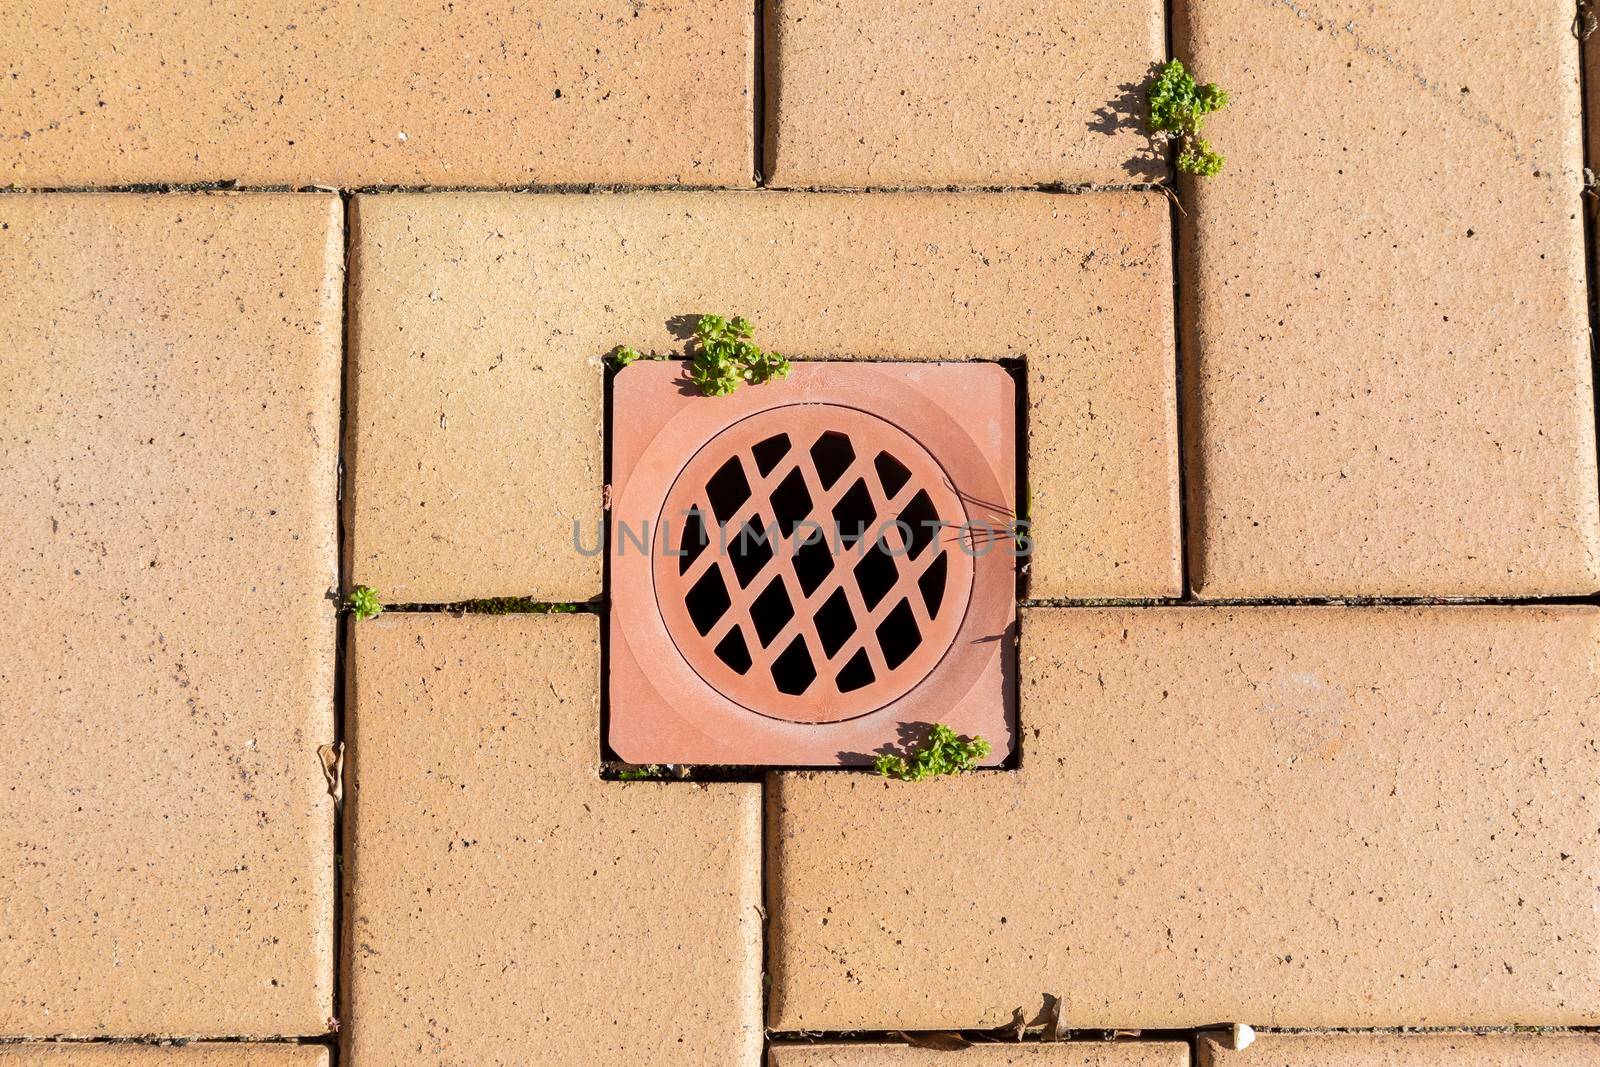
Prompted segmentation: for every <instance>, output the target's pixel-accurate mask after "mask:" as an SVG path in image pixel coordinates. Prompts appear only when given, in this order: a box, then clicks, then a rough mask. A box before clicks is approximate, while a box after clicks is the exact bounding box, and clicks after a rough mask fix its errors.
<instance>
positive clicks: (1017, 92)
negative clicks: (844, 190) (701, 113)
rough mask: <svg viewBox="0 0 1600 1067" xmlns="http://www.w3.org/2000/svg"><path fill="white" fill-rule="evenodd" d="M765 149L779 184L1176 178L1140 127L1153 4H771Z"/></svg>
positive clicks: (1157, 47) (1156, 15)
mask: <svg viewBox="0 0 1600 1067" xmlns="http://www.w3.org/2000/svg"><path fill="white" fill-rule="evenodd" d="M764 50H765V60H766V63H765V67H766V81H767V84H766V106H767V121H766V140H767V145H766V156H767V167H768V168H769V169H770V170H771V171H772V177H773V181H774V182H775V183H776V184H778V185H782V186H807V185H821V186H847V187H864V186H885V185H887V186H906V185H910V186H916V185H933V186H943V185H1035V184H1049V183H1077V182H1104V183H1118V182H1121V183H1126V182H1136V181H1150V180H1155V179H1160V178H1163V177H1165V176H1166V175H1167V173H1168V170H1167V165H1166V162H1165V161H1164V159H1162V157H1161V156H1160V155H1159V154H1157V153H1155V152H1153V151H1152V150H1151V148H1150V141H1149V138H1148V136H1147V135H1146V134H1145V133H1144V132H1143V130H1142V129H1141V128H1140V122H1139V116H1140V115H1141V114H1142V110H1141V109H1142V107H1143V100H1142V97H1141V95H1140V87H1141V86H1142V85H1143V84H1144V82H1145V80H1146V77H1147V74H1148V72H1149V70H1150V67H1151V65H1152V61H1153V60H1155V59H1157V58H1159V57H1160V56H1162V55H1163V54H1165V52H1166V19H1165V15H1164V8H1163V5H1162V4H1161V3H1159V2H1158V0H1134V2H1128V3H1118V4H1091V3H1081V2H1079V3H1066V4H1047V3H1039V2H1037V0H998V2H995V3H985V4H972V3H967V2H958V0H931V2H929V0H923V2H921V3H905V2H901V3H886V4H857V3H844V2H843V0H779V2H769V3H768V4H767V5H766V34H765V39H764Z"/></svg>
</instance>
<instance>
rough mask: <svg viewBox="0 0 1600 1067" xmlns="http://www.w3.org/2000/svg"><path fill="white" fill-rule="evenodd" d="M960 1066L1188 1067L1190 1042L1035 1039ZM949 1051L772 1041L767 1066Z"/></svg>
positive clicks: (932, 1058)
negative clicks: (1044, 1041) (1048, 1040)
mask: <svg viewBox="0 0 1600 1067" xmlns="http://www.w3.org/2000/svg"><path fill="white" fill-rule="evenodd" d="M961 1054H962V1057H963V1058H962V1060H961V1063H962V1067H1188V1064H1189V1046H1188V1045H1187V1044H1185V1043H1182V1042H1177V1041H1150V1042H1144V1041H1139V1042H1134V1041H1126V1042H1118V1043H1116V1044H1112V1043H1110V1042H1105V1041H1096V1042H1093V1043H1091V1042H1070V1043H1068V1042H1052V1043H1049V1044H1044V1043H1038V1042H1033V1043H1029V1044H1025V1045H1010V1044H1004V1045H970V1046H968V1047H967V1048H964V1049H962V1050H961ZM949 1062H950V1056H949V1053H948V1052H943V1051H938V1050H930V1049H918V1048H913V1047H911V1046H910V1045H906V1044H893V1045H874V1044H862V1043H859V1042H850V1043H846V1042H827V1041H824V1042H818V1043H816V1044H811V1045H800V1044H795V1045H782V1044H779V1045H773V1046H772V1047H771V1049H770V1050H769V1051H768V1053H767V1063H768V1065H769V1067H923V1065H924V1064H927V1065H929V1067H939V1065H942V1064H947V1063H949Z"/></svg>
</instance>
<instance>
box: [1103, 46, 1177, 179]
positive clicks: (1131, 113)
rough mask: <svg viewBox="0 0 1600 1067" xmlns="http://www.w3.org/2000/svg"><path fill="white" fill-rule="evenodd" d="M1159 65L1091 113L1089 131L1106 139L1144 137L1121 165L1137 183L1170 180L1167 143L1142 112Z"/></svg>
mask: <svg viewBox="0 0 1600 1067" xmlns="http://www.w3.org/2000/svg"><path fill="white" fill-rule="evenodd" d="M1161 66H1162V64H1161V63H1159V62H1156V63H1151V64H1150V67H1149V69H1148V70H1146V71H1145V76H1144V79H1143V80H1142V81H1138V82H1125V83H1124V84H1122V85H1119V86H1117V89H1118V93H1117V95H1116V96H1114V97H1112V98H1111V100H1109V101H1107V102H1106V103H1105V104H1103V105H1102V106H1100V107H1098V108H1096V109H1095V111H1094V118H1093V119H1092V121H1090V123H1089V129H1091V130H1093V131H1094V132H1095V133H1099V134H1104V135H1105V136H1107V137H1110V136H1113V135H1115V134H1118V133H1121V132H1122V131H1124V130H1137V131H1138V132H1139V133H1141V134H1142V135H1143V136H1144V142H1143V144H1142V145H1140V147H1139V149H1138V151H1136V152H1135V153H1134V155H1133V157H1132V158H1131V159H1128V160H1126V161H1124V162H1123V164H1122V169H1123V170H1124V171H1125V172H1126V173H1127V174H1128V175H1129V176H1130V177H1134V178H1138V179H1139V180H1141V181H1161V180H1162V179H1164V178H1168V177H1171V174H1172V170H1171V165H1170V163H1169V162H1168V159H1167V141H1166V138H1164V137H1158V136H1156V135H1155V134H1154V133H1152V132H1151V131H1150V127H1149V123H1148V119H1147V115H1146V111H1147V110H1148V108H1149V104H1148V97H1149V93H1150V86H1151V84H1152V83H1153V82H1154V81H1155V80H1156V78H1157V77H1158V76H1159V75H1160V73H1161Z"/></svg>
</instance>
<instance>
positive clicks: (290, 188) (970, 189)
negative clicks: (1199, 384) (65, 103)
mask: <svg viewBox="0 0 1600 1067" xmlns="http://www.w3.org/2000/svg"><path fill="white" fill-rule="evenodd" d="M1175 190H1176V187H1175V186H1174V185H1173V184H1172V183H1171V182H1126V183H1124V182H1115V183H1102V182H1076V183H1071V184H1064V183H1060V182H1047V183H1043V184H1034V185H873V186H842V185H841V186H815V187H785V188H782V189H777V188H773V187H771V186H766V185H754V186H751V185H614V184H605V183H595V184H578V185H573V184H556V185H352V186H348V187H346V186H335V185H239V184H237V183H236V182H232V181H214V182H173V183H160V182H157V183H150V184H140V185H49V186H26V187H25V186H8V187H6V188H3V189H0V196H42V195H45V194H50V193H133V194H139V195H145V196H149V195H163V194H166V193H338V194H340V195H341V196H343V197H351V196H381V195H384V194H387V193H401V194H417V193H422V194H428V193H440V194H443V193H539V194H545V195H549V194H566V195H575V196H584V195H589V194H592V193H690V194H701V195H703V194H707V193H754V192H773V193H784V194H790V195H792V194H795V193H816V194H818V195H848V196H861V195H868V194H872V193H1029V192H1033V193H1061V194H1063V195H1069V196H1070V195H1076V194H1079V193H1153V192H1168V193H1175Z"/></svg>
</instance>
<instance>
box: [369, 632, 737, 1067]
mask: <svg viewBox="0 0 1600 1067" xmlns="http://www.w3.org/2000/svg"><path fill="white" fill-rule="evenodd" d="M599 641H600V630H599V623H598V619H597V617H596V616H594V615H588V614H584V615H571V616H560V615H554V616H552V615H537V616H530V615H524V616H484V615H477V616H466V617H464V618H454V617H451V616H449V615H445V614H438V613H430V614H418V615H397V614H388V615H384V616H381V617H380V618H377V619H374V620H370V621H368V622H364V623H360V624H357V625H356V626H355V627H354V629H353V631H352V634H351V647H352V648H353V649H354V655H353V659H354V685H355V689H354V700H353V702H352V704H351V706H352V707H353V709H354V715H353V717H352V719H351V721H350V722H349V723H348V724H347V726H348V728H349V730H350V736H351V745H350V749H349V755H348V760H349V762H348V763H347V764H346V786H347V788H348V790H349V792H348V799H347V808H346V811H347V820H348V821H347V822H346V825H345V849H346V853H345V873H346V876H347V880H346V883H345V885H346V898H345V912H344V914H345V923H346V926H345V939H344V945H345V960H344V968H345V972H344V973H345V977H346V984H345V986H344V988H345V991H346V993H345V1004H344V1013H343V1018H344V1019H345V1026H344V1028H343V1030H342V1031H341V1033H342V1036H343V1038H344V1039H345V1041H346V1046H345V1052H346V1056H347V1057H348V1058H349V1059H351V1060H352V1061H353V1062H355V1063H362V1064H370V1063H378V1064H383V1063H416V1062H424V1061H425V1062H428V1063H438V1064H481V1065H493V1064H528V1063H540V1064H551V1065H555V1064H566V1063H571V1064H580V1063H582V1064H588V1063H595V1062H635V1063H667V1062H671V1063H705V1064H731V1063H755V1062H757V1061H758V1059H759V1058H760V1048H761V1042H762V1029H761V1017H760V1016H761V1007H760V1005H761V887H760V884H759V878H760V875H759V873H758V872H759V869H760V848H761V845H760V840H761V838H760V834H761V826H760V821H761V814H760V802H761V791H760V787H759V786H756V785H753V784H748V783H717V784H692V783H688V782H603V781H601V780H600V778H599V777H598V762H599V748H600V723H599V686H600V645H599Z"/></svg>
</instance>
